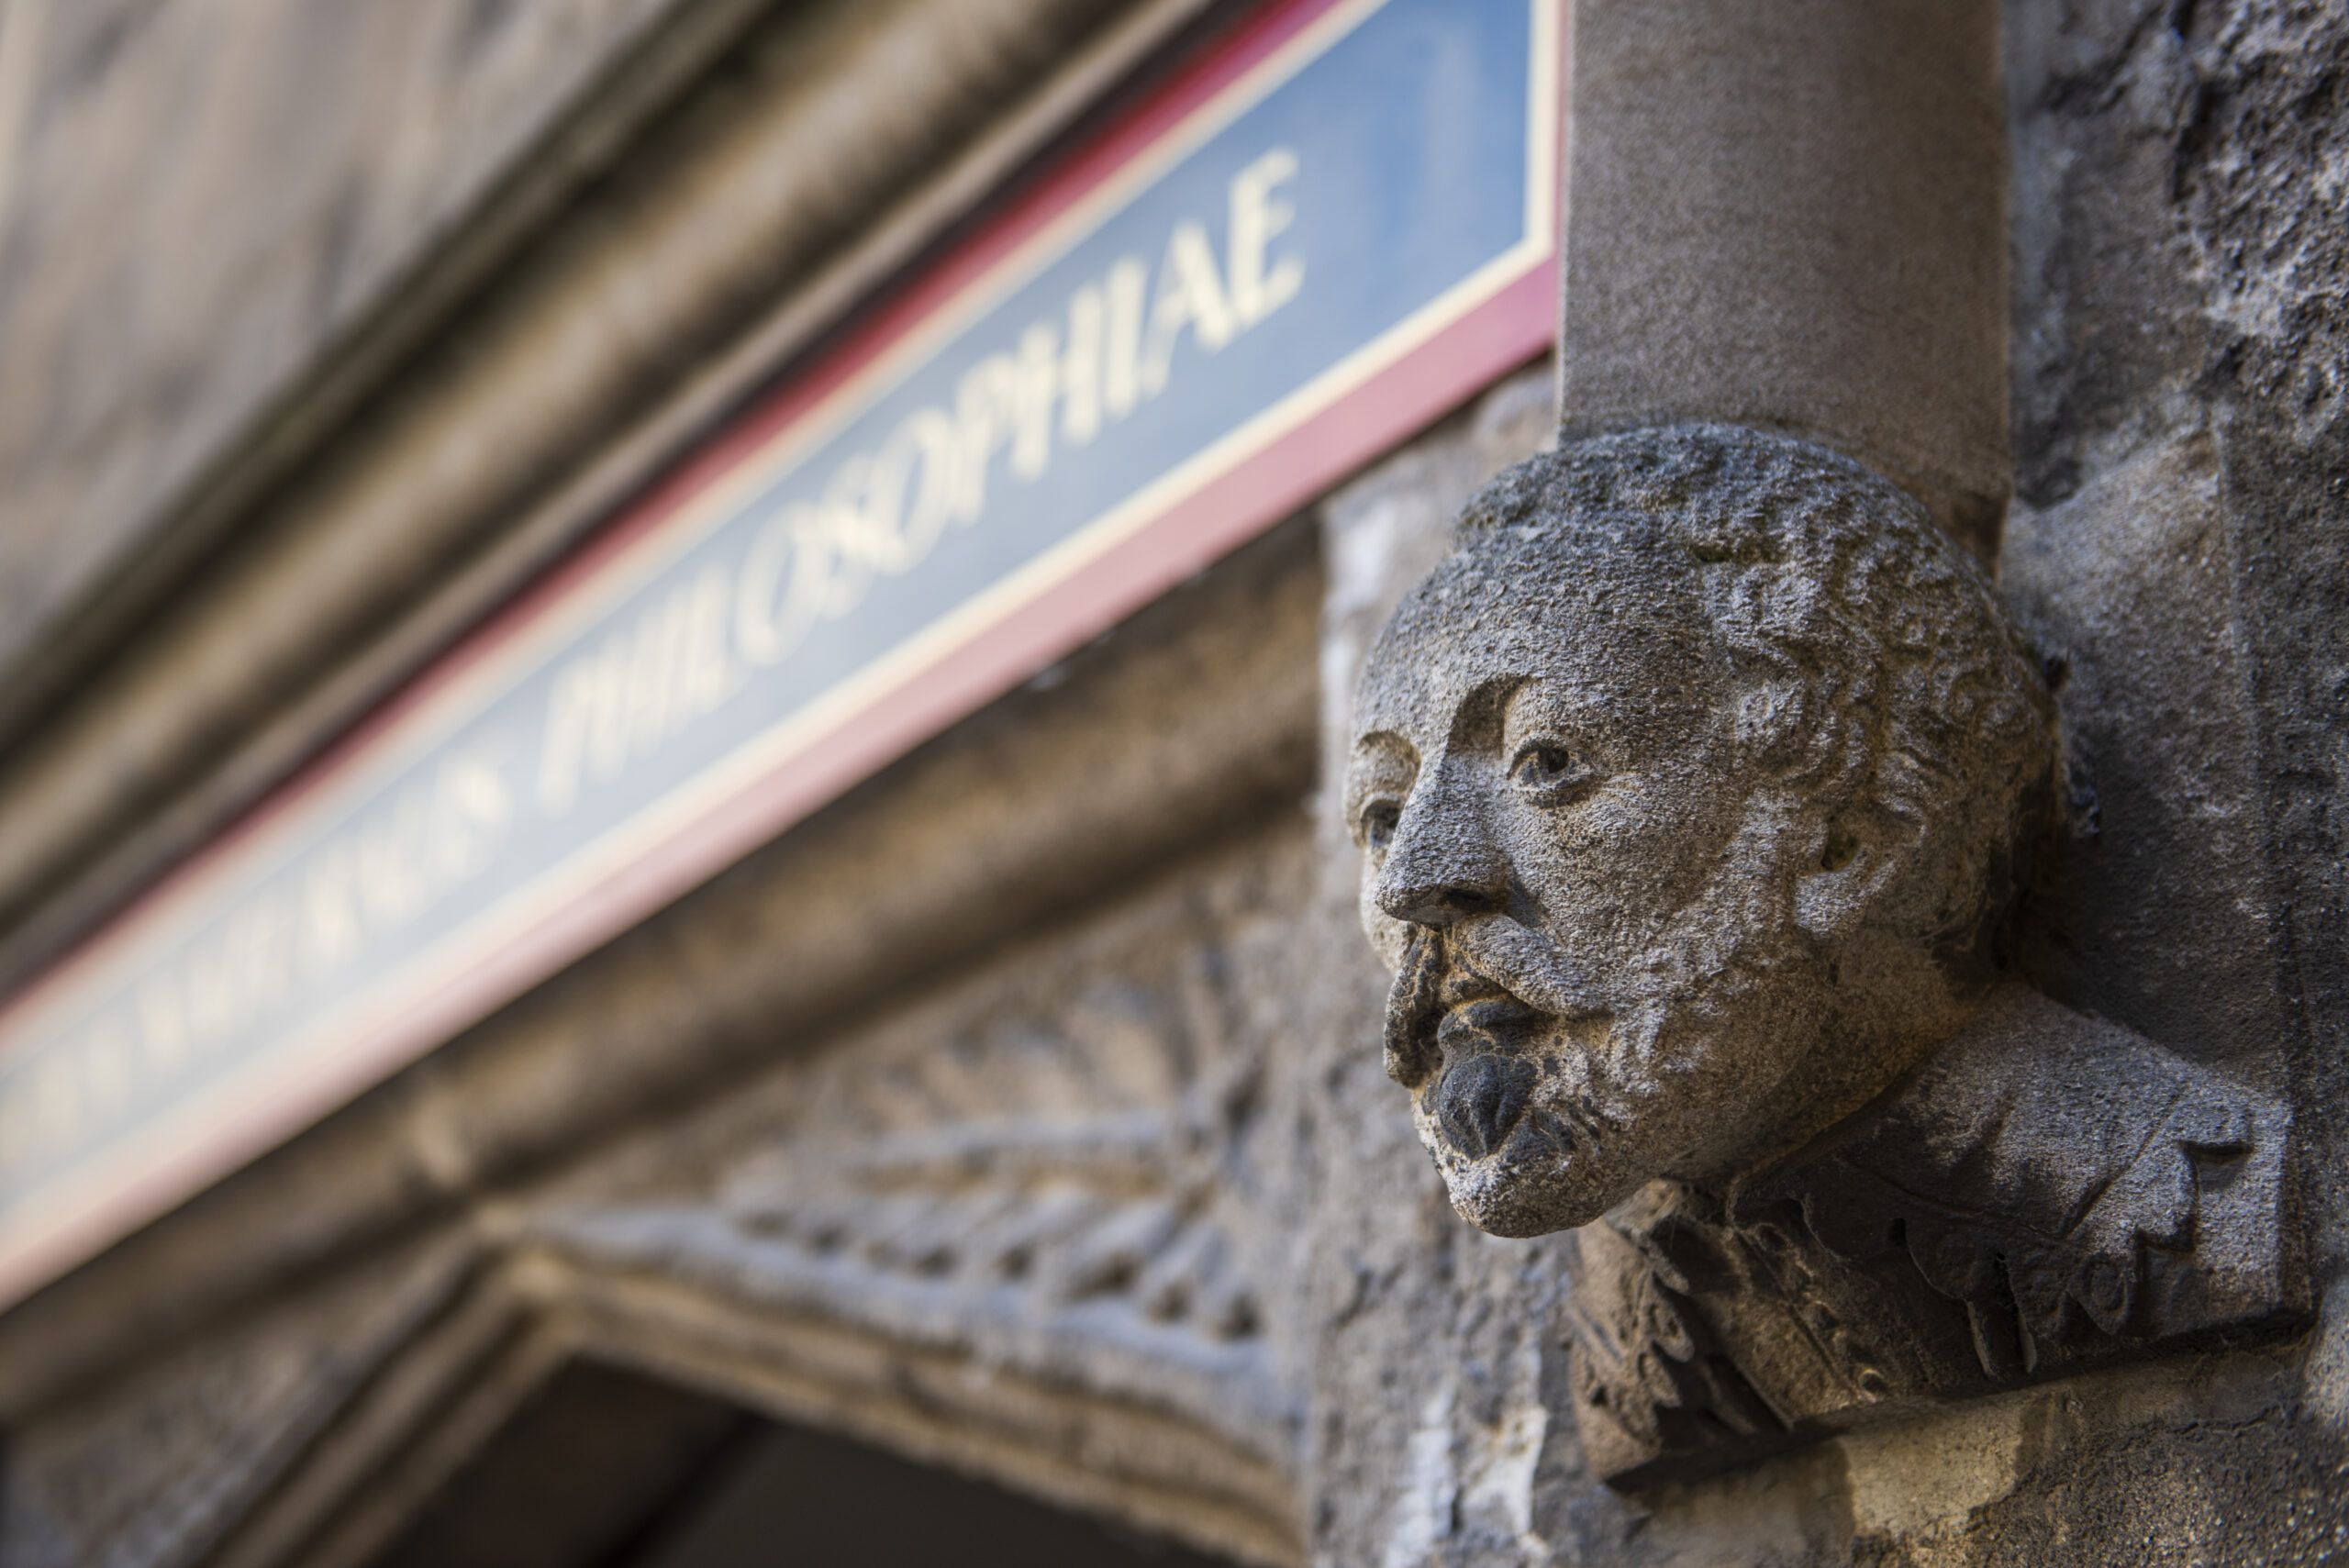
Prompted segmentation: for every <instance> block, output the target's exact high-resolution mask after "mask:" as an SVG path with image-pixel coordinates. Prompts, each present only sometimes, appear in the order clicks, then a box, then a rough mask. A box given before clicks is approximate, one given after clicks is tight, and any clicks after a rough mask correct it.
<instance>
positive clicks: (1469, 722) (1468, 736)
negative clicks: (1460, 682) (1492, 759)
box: [1452, 675, 1531, 751]
mask: <svg viewBox="0 0 2349 1568" xmlns="http://www.w3.org/2000/svg"><path fill="white" fill-rule="evenodd" d="M1530 681H1531V676H1528V675H1494V676H1491V677H1489V678H1487V679H1486V680H1483V681H1479V682H1478V683H1477V684H1475V686H1473V687H1472V688H1470V690H1469V693H1468V695H1466V696H1465V697H1464V698H1462V699H1461V703H1460V706H1459V708H1458V710H1457V711H1455V712H1454V713H1453V716H1452V744H1453V747H1454V748H1455V749H1458V750H1463V751H1466V750H1472V749H1478V748H1482V749H1486V750H1489V749H1491V748H1493V747H1496V746H1498V745H1499V744H1500V741H1501V731H1502V728H1503V727H1504V726H1505V725H1506V724H1507V722H1508V707H1509V702H1510V699H1511V698H1513V697H1515V696H1516V695H1517V694H1518V692H1519V690H1520V688H1522V687H1523V686H1525V685H1526V684H1529V683H1530Z"/></svg>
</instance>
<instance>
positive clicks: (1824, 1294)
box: [1345, 426, 2299, 1480]
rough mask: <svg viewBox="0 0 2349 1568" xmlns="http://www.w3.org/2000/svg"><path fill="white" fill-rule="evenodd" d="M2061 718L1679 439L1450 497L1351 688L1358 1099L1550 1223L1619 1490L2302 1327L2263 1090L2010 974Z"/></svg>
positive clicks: (1923, 569) (1866, 540)
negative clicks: (1416, 571) (1844, 1422)
mask: <svg viewBox="0 0 2349 1568" xmlns="http://www.w3.org/2000/svg"><path fill="white" fill-rule="evenodd" d="M2055 763H2056V749H2055V745H2054V712H2053V704H2052V702H2051V700H2050V698H2049V696H2048V694H2047V692H2046V690H2045V688H2044V685H2043V682H2042V679H2041V675H2040V672H2039V669H2038V667H2037V666H2036V664H2035V662H2033V660H2032V657H2031V655H2030V650H2029V649H2028V647H2027V645H2026V644H2025V642H2024V640H2023V639H2022V638H2021V635H2020V634H2019V633H2018V632H2017V631H2016V630H2015V628H2013V626H2012V624H2011V623H2010V622H2009V619H2008V617H2007V616H2006V614H2005V612H2004V610H2003V609H2002V607H2001V606H2000V605H1999V603H1998V599H1997V598H1996V596H1995V595H1993V594H1992V592H1991V590H1990V586H1989V584H1988V583H1987V580H1986V579H1985V578H1984V577H1983V575H1982V574H1981V573H1980V572H1979V570H1978V569H1977V568H1976V566H1975V565H1974V563H1973V562H1972V561H1971V560H1969V559H1968V558H1967V557H1966V556H1965V554H1964V553H1963V552H1962V551H1961V550H1959V549H1958V548H1957V547H1956V546H1955V545H1954V543H1952V542H1951V541H1950V540H1949V539H1947V538H1946V537H1945V536H1943V534H1941V533H1940V532H1939V531H1938V530H1937V529H1936V528H1934V527H1933V526H1932V524H1931V523H1930V522H1929V521H1928V520H1927V519H1926V517H1924V515H1923V512H1922V509H1921V508H1920V506H1918V505H1917V504H1916V503H1915V502H1914V501H1913V500H1911V499H1909V497H1908V496H1906V495H1904V494H1903V493H1902V492H1900V491H1898V490H1897V489H1895V488H1894V487H1892V486H1891V485H1889V484H1886V483H1885V482H1883V481H1881V480H1879V479H1876V478H1875V477H1874V476H1872V475H1870V474H1868V473H1865V471H1863V470H1861V469H1860V468H1858V467H1857V465H1855V464H1854V463H1852V462H1849V461H1848V460H1845V459H1842V458H1841V457H1838V456H1835V455H1833V454H1831V453H1829V452H1826V451H1824V450H1820V449H1818V448H1813V447H1809V446H1806V445H1805V444H1803V443H1800V442H1798V441H1794V440H1791V439H1786V438H1781V437H1775V436H1767V435H1763V434H1759V433H1756V432H1752V431H1745V430H1740V429H1736V428H1730V427H1718V426H1693V427H1677V428H1663V429H1658V430H1653V431H1647V432H1641V433H1636V434H1631V435H1626V436H1619V437H1614V438H1609V439H1600V440H1595V441H1588V442H1584V443H1581V444H1579V445H1576V446H1575V447H1572V448H1569V449H1567V450H1564V451H1562V452H1559V453H1556V454H1553V455H1550V456H1545V457H1538V458H1535V459H1533V460H1531V461H1530V462H1526V463H1525V464H1523V465H1521V466H1520V468H1518V469H1516V470H1513V471H1512V472H1510V473H1508V474H1506V475H1504V476H1503V477H1502V478H1501V479H1500V480H1499V481H1498V482H1497V483H1496V484H1493V485H1492V486H1490V487H1488V488H1487V489H1486V491H1485V492H1484V493H1483V494H1482V495H1479V496H1478V497H1477V498H1476V499H1475V500H1474V501H1473V502H1471V503H1470V505H1469V506H1468V508H1467V510H1466V512H1465V514H1464V517H1463V518H1462V521H1461V524H1460V528H1459V534H1458V547H1457V549H1456V550H1454V552H1453V555H1452V556H1451V557H1450V558H1449V559H1447V560H1446V561H1445V562H1442V564H1441V565H1439V566H1438V567H1437V568H1436V570H1435V571H1434V573H1431V575H1430V577H1429V578H1428V579H1427V580H1426V582H1425V583H1423V584H1421V585H1420V586H1419V588H1418V589H1417V590H1415V591H1414V592H1413V593H1412V594H1411V595H1409V596H1408V597H1407V598H1406V599H1405V601H1404V602H1403V604H1402V606H1400V607H1399V608H1398V610H1397V613H1396V615H1395V617H1393V619H1392V620H1391V621H1390V622H1389V623H1388V626H1387V628H1386V632H1385V633H1384V634H1383V636H1382V637H1381V639H1380V640H1379V642H1378V644H1377V646H1376V647H1375V649H1374V651H1373V652H1372V655H1371V658H1370V661H1369V663H1368V666H1367V668H1366V670H1365V673H1364V680H1363V685H1362V693H1361V696H1360V699H1359V703H1358V710H1357V717H1356V723H1355V740H1354V743H1353V757H1352V759H1351V762H1350V768H1349V775H1348V783H1347V793H1346V805H1345V812H1346V817H1347V819H1348V821H1349V822H1350V823H1351V824H1352V825H1353V830H1354V834H1355V837H1356V840H1357V842H1358V843H1359V844H1360V845H1361V846H1362V849H1363V851H1364V858H1363V900H1362V911H1363V918H1364V926H1365V929H1366V930H1367V932H1368V934H1369V936H1370V939H1371V940H1372V943H1373V945H1374V946H1375V947H1376V948H1377V949H1378V950H1379V951H1381V952H1382V954H1383V955H1385V956H1386V958H1387V959H1388V961H1389V962H1390V963H1392V964H1393V965H1394V966H1395V968H1396V971H1397V975H1396V982H1395V987H1394V991H1393V995H1392V996H1391V997H1390V1000H1389V1003H1388V1009H1387V1018H1386V1043H1385V1059H1386V1070H1387V1072H1388V1074H1389V1075H1390V1076H1392V1077H1393V1078H1394V1079H1395V1080H1396V1081H1397V1083H1399V1084H1402V1085H1404V1086H1405V1087H1406V1088H1408V1089H1409V1090H1411V1091H1412V1092H1413V1095H1414V1101H1415V1105H1416V1107H1417V1119H1418V1124H1419V1134H1420V1139H1421V1141H1422V1142H1423V1143H1424V1144H1425V1145H1426V1147H1427V1148H1428V1150H1429V1151H1430V1152H1431V1154H1433V1155H1434V1157H1435V1159H1436V1162H1437V1165H1438V1167H1439V1168H1440V1169H1441V1170H1442V1173H1443V1176H1444V1179H1445V1182H1446V1183H1447V1184H1448V1186H1449V1188H1450V1191H1451V1196H1452V1201H1453V1207H1455V1208H1457V1209H1458V1210H1459V1211H1460V1213H1461V1215H1462V1216H1463V1217H1464V1218H1467V1219H1469V1220H1471V1221H1472V1222H1474V1223H1475V1224H1477V1225H1479V1226H1480V1227H1482V1228H1484V1229H1487V1230H1491V1231H1494V1232H1496V1233H1497V1234H1500V1235H1504V1236H1531V1235H1537V1234H1541V1233H1542V1232H1545V1231H1551V1230H1557V1229H1567V1228H1571V1227H1577V1226H1586V1225H1589V1224H1590V1222H1592V1221H1594V1220H1596V1219H1598V1217H1599V1216H1600V1215H1601V1214H1602V1213H1608V1214H1609V1219H1608V1222H1607V1224H1606V1225H1605V1226H1603V1227H1597V1228H1594V1229H1590V1230H1588V1231H1586V1233H1585V1236H1584V1238H1583V1245H1582V1247H1581V1249H1580V1251H1579V1255H1578V1266H1577V1268H1576V1269H1575V1273H1576V1274H1577V1276H1578V1279H1579V1284H1578V1287H1577V1296H1578V1301H1577V1305H1576V1307H1575V1310H1574V1311H1573V1312H1572V1314H1571V1315H1570V1318H1571V1321H1572V1322H1573V1324H1574V1326H1575V1344H1576V1358H1577V1366H1576V1374H1575V1384H1576V1398H1577V1403H1576V1408H1575V1414H1576V1417H1577V1418H1578V1420H1579V1422H1580V1424H1581V1428H1582V1431H1583V1435H1584V1446H1585V1451H1586V1459H1587V1460H1588V1462H1590V1464H1591V1465H1592V1467H1593V1469H1594V1470H1596V1471H1597V1472H1598V1473H1600V1474H1602V1475H1605V1476H1608V1477H1609V1478H1611V1479H1619V1480H1621V1479H1630V1478H1632V1477H1635V1476H1648V1475H1652V1474H1653V1473H1656V1472H1657V1471H1658V1469H1659V1468H1660V1467H1661V1468H1663V1469H1669V1468H1671V1467H1672V1466H1674V1465H1675V1464H1681V1465H1688V1464H1696V1465H1703V1464H1709V1463H1718V1462H1720V1461H1721V1460H1722V1459H1724V1458H1725V1457H1738V1456H1742V1455H1750V1454H1751V1453H1753V1452H1754V1451H1758V1450H1760V1449H1762V1448H1765V1447H1767V1446H1769V1445H1770V1444H1772V1443H1783V1442H1784V1441H1786V1440H1789V1439H1791V1438H1796V1437H1799V1436H1802V1435H1804V1434H1806V1433H1808V1432H1811V1431H1815V1430H1817V1429H1819V1427H1820V1423H1821V1422H1825V1421H1832V1420H1834V1419H1836V1418H1841V1417H1844V1416H1847V1415H1849V1414H1850V1413H1852V1412H1854V1411H1855V1410H1857V1409H1860V1408H1862V1407H1867V1406H1872V1405H1877V1404H1882V1403H1886V1402H1888V1401H1897V1400H1900V1399H1904V1398H1913V1397H1920V1396H1961V1395H1966V1394H1975V1393H1981V1392H1987V1391H1988V1390H1991V1389H1994V1388H1996V1387H1998V1386H2000V1385H2009V1384H2013V1383H2017V1382H2021V1381H2023V1380H2025V1379H2028V1378H2032V1377H2046V1376H2051V1375H2054V1374H2056V1373H2059V1372H2066V1371H2072V1370H2076V1369H2077V1368H2078V1367H2080V1366H2082V1365H2087V1364H2091V1363H2095V1362H2101V1361H2106V1360H2110V1359H2115V1358H2118V1357H2122V1356H2126V1355H2132V1354H2142V1353H2143V1352H2144V1351H2147V1350H2148V1349H2151V1348H2153V1347H2154V1346H2156V1345H2159V1344H2162V1343H2164V1342H2165V1341H2176V1340H2185V1339H2190V1338H2196V1337H2202V1338H2208V1337H2210V1336H2212V1335H2215V1334H2218V1333H2221V1332H2225V1331H2230V1330H2232V1331H2241V1330H2243V1329H2255V1328H2260V1327H2266V1326H2269V1325H2272V1324H2274V1323H2277V1322H2279V1321H2283V1320H2288V1318H2290V1317H2291V1316H2292V1314H2293V1312H2294V1311H2295V1310H2296V1308H2297V1307H2299V1280H2298V1276H2297V1273H2296V1271H2295V1268H2294V1266H2293V1264H2294V1256H2293V1254H2294V1248H2293V1246H2292V1243H2291V1240H2290V1239H2289V1238H2288V1235H2287V1233H2286V1229H2285V1225H2284V1205H2285V1192H2286V1185H2285V1180H2286V1169H2285V1155H2286V1151H2287V1140H2288V1126H2289V1117H2288V1113H2287V1111H2286V1110H2285V1108H2284V1107H2283V1106H2281V1105H2280V1104H2279V1103H2277V1101H2275V1100H2274V1099H2272V1098H2270V1097H2269V1096H2267V1095H2263V1094H2261V1093H2259V1092H2258V1091H2257V1090H2256V1089H2254V1088H2252V1087H2250V1086H2247V1085H2243V1084H2235V1083H2232V1082H2231V1081H2229V1080H2228V1079H2226V1078H2224V1077H2222V1076H2221V1075H2219V1074H2218V1073H2213V1072H2210V1070H2208V1069H2205V1068H2202V1067H2199V1066H2197V1065H2195V1064H2193V1063H2191V1062H2188V1061H2186V1060H2184V1059H2182V1058H2179V1057H2176V1056H2175V1055H2173V1054H2172V1053H2170V1052H2168V1051H2165V1050H2163V1049H2162V1048H2161V1047H2159V1046H2156V1045H2154V1043H2153V1042H2151V1041H2149V1040H2143V1039H2141V1038H2138V1037H2136V1036H2134V1035H2132V1034H2131V1033H2130V1032H2129V1031H2128V1030H2126V1029H2120V1028H2118V1027H2115V1026H2113V1025H2110V1024H2107V1023H2103V1022H2101V1021H2099V1020H2096V1019H2093V1018H2087V1017H2084V1016H2083V1015H2080V1014H2076V1013H2074V1012H2072V1011H2071V1010H2070V1009H2068V1008H2066V1007H2065V1006H2062V1005H2061V1004H2060V1003H2057V1002H2055V1001H2053V1000H2051V999H2049V998H2048V997H2046V996H2044V995H2042V994H2040V993H2038V992H2037V991H2035V990H2033V989H2032V987H2031V986H2030V985H2029V984H2027V983H2025V982H2024V981H2022V980H2021V979H2018V978H2015V977H2014V976H2013V975H2012V973H2011V971H2012V968H2013V965H2012V962H2011V960H2010V958H2009V956H2008V954H2007V952H2006V951H2005V950H2006V948H2007V947H2008V945H2009V941H2010V938H2011V933H2012V930H2013V918H2012V917H2013V914H2014V908H2015V903H2016V895H2017V892H2018V889H2019V887H2020V886H2021V882H2022V881H2023V879H2024V877H2025V875H2026V874H2027V873H2026V868H2027V866H2028V862H2029V861H2030V858H2031V854H2032V851H2033V849H2034V848H2035V847H2036V845H2037V844H2038V842H2039V841H2040V840H2041V839H2042V838H2043V834H2044V833H2045V831H2046V829H2047V826H2048V817H2049V806H2050V805H2051V803H2052V802H2053V800H2054V797H2055V790H2054V768H2055Z"/></svg>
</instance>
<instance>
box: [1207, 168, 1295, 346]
mask: <svg viewBox="0 0 2349 1568" xmlns="http://www.w3.org/2000/svg"><path fill="white" fill-rule="evenodd" d="M1296 177H1297V154H1296V153H1295V152H1294V151H1292V150H1289V149H1288V148H1286V147H1275V148H1274V149H1273V150H1271V151H1270V152H1267V153H1265V154H1264V156H1263V157H1261V158H1259V159H1257V160H1256V161H1254V162H1252V163H1251V164H1249V165H1248V167H1246V168H1245V169H1242V170H1241V171H1240V172H1239V173H1238V174H1236V175H1234V176H1233V177H1232V181H1231V236H1230V266H1229V267H1227V268H1226V269H1225V271H1226V272H1227V273H1228V275H1229V277H1230V283H1231V309H1232V313H1233V315H1234V316H1235V317H1238V321H1239V326H1240V328H1241V329H1242V330H1245V329H1246V328H1250V327H1253V326H1254V325H1255V324H1256V323H1257V322H1259V321H1262V320H1263V319H1264V317H1267V316H1270V315H1271V314H1272V313H1273V312H1274V311H1275V310H1277V309H1279V308H1280V307H1281V306H1284V305H1286V304H1287V303H1288V302H1289V301H1290V300H1292V299H1294V298H1296V297H1297V289H1298V288H1299V287H1301V286H1302V285H1303V284H1304V282H1305V263H1304V261H1301V260H1299V259H1298V258H1297V257H1296V256H1293V255H1292V256H1284V257H1282V258H1281V259H1280V261H1278V262H1276V263H1275V265H1274V267H1273V270H1272V271H1271V272H1265V271H1264V261H1265V256H1264V249H1265V247H1266V246H1268V245H1269V244H1271V243H1272V240H1273V239H1274V237H1275V235H1278V234H1281V233H1283V232H1285V231H1286V229H1287V228H1288V227H1289V225H1290V223H1291V222H1293V221H1294V220H1295V219H1296V217H1297V209H1296V208H1294V207H1292V206H1289V204H1288V203H1286V202H1285V201H1280V200H1276V199H1275V197H1274V195H1273V191H1274V188H1275V186H1278V185H1281V184H1284V183H1287V182H1288V181H1290V180H1292V179H1295V178H1296Z"/></svg>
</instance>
